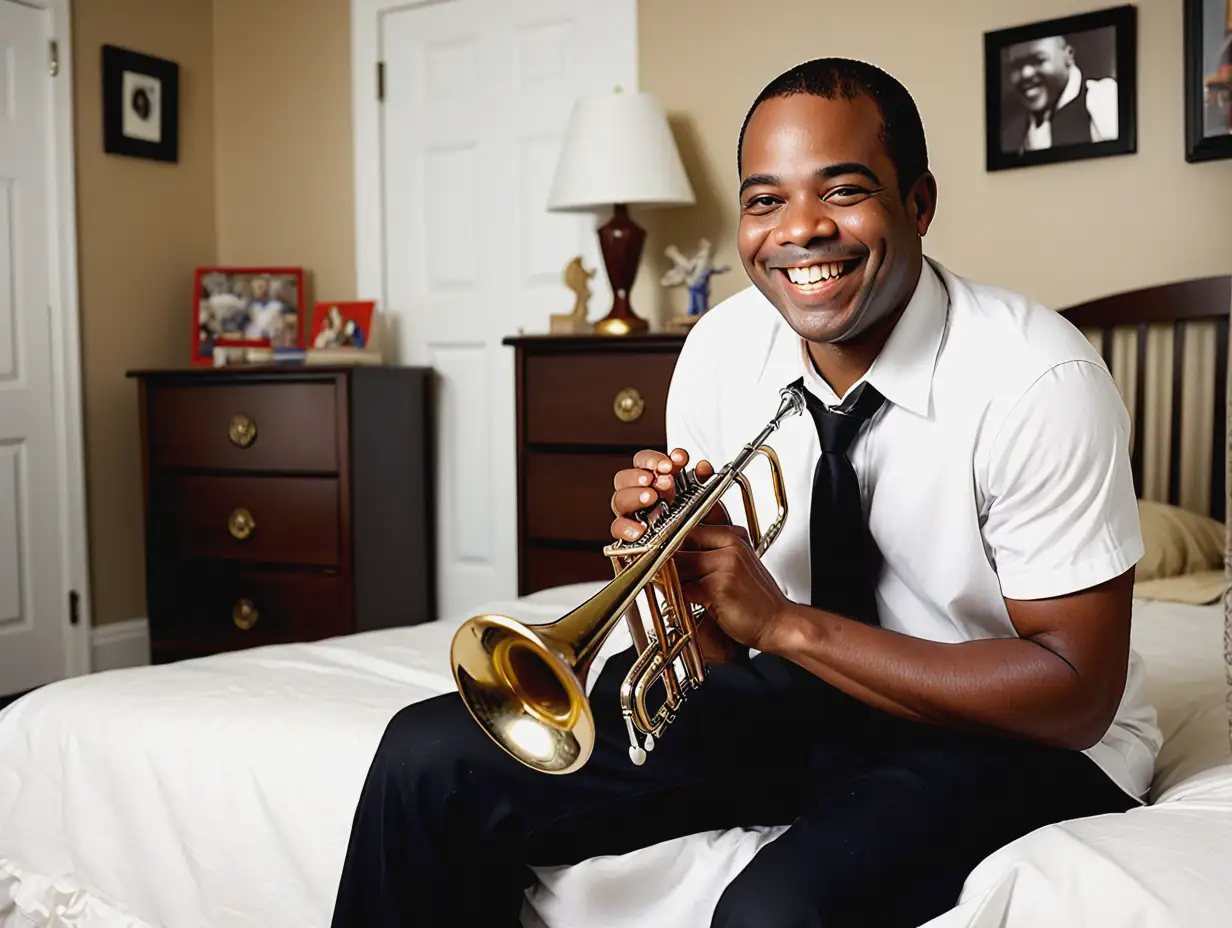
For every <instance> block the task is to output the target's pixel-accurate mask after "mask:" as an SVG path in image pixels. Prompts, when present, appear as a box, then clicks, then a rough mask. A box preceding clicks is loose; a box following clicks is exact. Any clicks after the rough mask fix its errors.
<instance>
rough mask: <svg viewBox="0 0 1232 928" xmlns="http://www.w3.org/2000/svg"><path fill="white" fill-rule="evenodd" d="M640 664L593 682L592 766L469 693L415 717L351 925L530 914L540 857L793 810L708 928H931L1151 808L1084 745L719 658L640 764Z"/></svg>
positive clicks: (395, 758) (362, 839) (368, 806)
mask: <svg viewBox="0 0 1232 928" xmlns="http://www.w3.org/2000/svg"><path fill="white" fill-rule="evenodd" d="M632 659H633V654H632V653H631V652H624V653H623V654H620V655H617V656H616V657H613V658H612V659H611V660H609V661H608V663H607V665H606V666H605V667H604V670H603V673H602V675H601V676H600V678H599V679H598V680H597V681H596V685H595V687H594V690H593V692H592V693H591V705H592V707H593V709H594V713H595V720H596V724H597V726H598V741H597V744H596V746H595V751H594V754H593V755H592V756H591V759H590V761H589V762H588V763H587V764H586V766H584V767H583V768H582V769H581V770H580V771H578V772H576V773H573V774H568V775H564V776H552V775H549V774H543V773H539V772H537V771H534V770H530V769H529V768H526V767H524V766H522V765H521V764H520V763H518V762H517V761H515V760H513V759H512V758H510V757H508V756H507V755H506V754H505V753H504V752H503V751H501V750H500V749H499V748H498V747H497V746H496V745H495V744H494V743H493V742H492V741H491V740H490V739H489V738H488V736H487V735H486V734H484V733H483V732H482V731H481V730H480V729H479V727H478V726H477V725H476V724H475V722H474V721H473V720H472V719H471V718H470V716H469V714H468V713H467V711H466V709H465V707H464V706H463V705H462V703H461V700H460V699H459V697H458V696H457V695H456V694H449V695H446V696H440V697H437V698H434V699H430V700H427V701H425V702H421V703H417V704H415V705H412V706H408V707H407V708H406V709H403V710H402V711H401V712H399V713H398V714H397V715H396V716H395V717H394V718H393V719H392V721H391V722H390V723H389V726H388V729H387V730H386V732H385V735H384V737H383V739H382V741H381V743H380V747H379V748H378V750H377V753H376V756H375V758H374V759H373V761H372V765H371V769H370V771H369V774H368V778H367V782H366V784H365V786H364V789H363V793H362V795H361V796H360V799H359V803H358V807H357V809H356V812H355V819H354V824H353V829H352V833H351V839H350V846H349V848H348V851H347V855H346V862H345V865H344V868H343V872H342V877H341V881H340V885H339V887H338V895H337V902H336V905H335V911H334V919H333V926H334V928H378V926H380V928H395V926H398V928H401V926H438V925H441V926H444V925H448V926H458V925H476V926H515V925H517V924H519V922H518V913H519V909H520V907H521V902H522V893H523V891H524V889H525V888H526V887H528V886H529V885H531V881H532V879H533V874H532V873H531V871H530V870H529V867H530V866H532V865H557V864H569V863H576V862H579V861H581V860H585V859H587V858H589V857H593V856H597V855H604V854H621V853H624V852H627V851H631V850H634V849H636V848H640V847H645V846H648V845H650V844H654V843H657V842H659V841H664V840H667V839H669V838H673V837H678V836H680V835H686V834H693V833H696V832H700V831H708V830H711V829H716V828H725V827H734V826H741V825H743V826H750V825H772V824H787V823H790V828H789V829H788V830H787V831H786V832H785V833H783V834H782V835H781V836H780V837H779V838H778V839H777V840H775V841H773V842H772V843H770V844H768V845H766V846H765V847H763V848H762V849H761V850H760V851H759V852H758V854H757V855H756V856H755V857H754V858H753V860H752V861H751V862H750V863H749V864H748V866H747V867H746V868H745V869H744V870H743V871H742V872H741V874H740V875H739V876H738V877H737V878H736V879H735V880H733V881H732V882H731V883H730V884H729V885H728V886H727V887H726V889H725V890H724V891H723V894H722V896H721V898H720V901H719V903H718V905H717V907H716V909H715V911H714V912H713V913H711V912H698V913H697V917H696V919H695V921H694V922H693V925H696V926H706V925H713V926H725V928H737V926H741V928H743V926H749V928H753V926H756V928H803V926H826V928H835V926H859V928H897V926H902V928H915V926H918V925H920V924H921V923H923V922H925V921H927V920H928V919H930V918H932V917H934V916H936V915H938V914H940V913H942V912H944V911H945V910H947V909H949V908H950V907H952V906H953V905H954V903H955V902H956V901H957V899H958V896H959V892H960V890H961V889H962V885H963V881H964V879H965V878H966V876H967V874H968V873H969V872H970V871H971V870H972V869H973V868H974V867H975V865H976V864H977V863H979V861H980V860H981V859H982V858H983V857H985V856H987V855H988V854H990V853H991V852H992V851H994V850H996V849H997V848H999V847H1001V846H1003V845H1005V844H1007V843H1009V842H1010V841H1012V840H1014V839H1015V838H1018V837H1020V836H1021V835H1024V834H1026V833H1027V832H1029V831H1032V830H1034V829H1036V828H1038V827H1041V826H1043V825H1046V824H1049V823H1052V822H1057V821H1062V820H1065V819H1070V818H1078V817H1083V816H1088V815H1096V814H1100V813H1110V812H1123V811H1125V810H1127V809H1129V808H1130V807H1132V806H1133V805H1135V803H1134V801H1133V800H1132V799H1131V798H1130V797H1128V796H1127V795H1126V794H1125V793H1124V792H1122V791H1121V790H1120V789H1119V788H1118V787H1117V786H1116V785H1115V784H1114V783H1113V782H1112V781H1111V780H1109V779H1108V778H1107V777H1106V776H1105V774H1104V773H1103V772H1102V771H1100V770H1099V768H1098V767H1097V766H1096V765H1095V764H1094V763H1093V762H1092V761H1091V760H1090V759H1089V758H1087V757H1086V756H1084V755H1083V754H1081V753H1079V752H1073V751H1066V750H1061V749H1058V748H1052V747H1046V746H1042V745H1037V744H1032V743H1027V742H1023V741H1017V740H1010V739H1005V738H997V737H988V736H983V735H969V734H960V733H956V732H952V731H948V730H942V729H939V728H937V727H934V726H928V725H921V724H916V723H913V722H908V721H906V720H902V719H899V718H897V717H894V716H891V715H889V714H887V713H883V712H880V711H878V710H875V709H873V708H871V707H869V706H867V705H865V704H864V703H861V702H858V701H857V700H854V699H852V698H850V697H848V696H846V695H845V694H843V693H842V692H841V691H839V690H837V689H835V688H834V687H831V686H829V685H827V684H825V683H824V682H822V681H821V680H819V679H818V678H816V677H814V676H812V675H811V674H809V673H807V672H806V671H804V670H802V669H800V668H799V667H797V666H796V665H794V664H792V663H791V662H789V661H785V660H782V659H780V658H777V657H773V656H771V655H759V656H758V657H756V658H754V659H753V660H752V661H750V662H742V663H739V664H729V665H725V666H722V667H718V668H715V669H714V670H713V671H712V672H711V674H710V676H709V677H708V679H707V680H706V682H705V683H704V684H703V685H702V687H701V688H700V689H698V690H697V691H695V692H694V693H693V694H691V696H690V698H689V700H688V702H687V703H686V704H685V706H684V707H683V710H682V711H681V712H680V713H679V714H678V716H677V720H676V721H675V722H674V723H673V724H672V725H671V726H670V727H669V728H668V730H667V731H666V732H665V734H664V736H663V738H662V739H661V740H660V741H659V743H658V744H657V746H656V747H655V750H654V751H653V752H652V753H651V754H650V755H649V757H648V759H647V761H646V763H645V764H644V765H643V766H641V767H636V766H634V765H633V764H632V763H631V762H630V761H629V757H628V736H627V734H626V731H625V727H624V723H623V721H622V719H621V716H620V708H619V702H618V694H619V684H620V680H621V678H622V677H623V676H624V674H625V672H626V671H627V669H628V667H629V665H630V664H631V662H632ZM631 885H633V886H634V888H633V889H631V890H630V891H632V892H636V888H635V887H636V884H631ZM578 928H585V926H578ZM672 928H676V926H672ZM679 928H692V925H690V926H679Z"/></svg>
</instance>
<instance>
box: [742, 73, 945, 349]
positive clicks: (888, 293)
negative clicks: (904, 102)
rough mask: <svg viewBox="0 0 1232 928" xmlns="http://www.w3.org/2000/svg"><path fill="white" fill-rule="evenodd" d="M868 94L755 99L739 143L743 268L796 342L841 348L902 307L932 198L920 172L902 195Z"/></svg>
mask: <svg viewBox="0 0 1232 928" xmlns="http://www.w3.org/2000/svg"><path fill="white" fill-rule="evenodd" d="M881 131H882V120H881V110H880V109H879V108H878V106H877V104H876V103H875V102H874V101H873V100H872V99H871V98H870V97H868V96H865V95H860V96H858V97H856V98H855V99H852V100H843V99H827V98H825V97H818V96H814V95H812V94H807V93H799V94H793V95H791V96H786V97H774V98H771V99H769V100H766V101H764V102H763V103H762V104H761V105H760V106H758V108H757V110H756V111H755V112H754V113H753V116H752V118H751V119H750V120H749V124H748V127H747V129H746V130H745V136H744V145H743V148H742V150H741V190H740V226H739V232H738V239H737V245H738V248H739V251H740V258H741V261H742V262H743V264H744V268H745V271H746V272H747V273H748V275H749V279H750V280H752V281H753V283H754V285H755V286H756V287H757V288H758V289H759V290H760V291H761V292H762V293H763V294H765V296H766V298H767V299H768V300H770V302H771V303H773V304H774V305H775V307H776V308H777V309H778V311H779V312H780V313H782V315H783V318H784V319H785V320H786V321H787V323H788V324H789V325H790V326H791V327H792V329H793V330H795V332H796V333H797V334H799V335H800V336H801V337H802V338H804V339H806V340H807V341H809V342H812V343H814V344H824V343H837V342H842V343H845V344H853V343H857V342H859V341H860V340H861V339H863V338H867V337H871V336H872V335H873V334H874V333H877V332H879V331H883V332H884V330H886V328H887V324H889V323H892V322H893V321H894V320H895V319H896V318H897V316H898V314H899V313H900V312H901V311H902V310H903V309H904V308H905V307H906V305H907V302H908V301H909V300H910V299H911V295H912V293H913V292H914V290H915V286H916V283H917V281H918V280H919V276H920V269H921V263H922V261H923V255H922V244H921V241H920V238H921V236H923V235H924V234H925V232H927V230H928V224H929V222H930V221H931V219H932V216H933V211H934V209H935V204H936V184H935V181H934V180H933V178H932V175H931V174H929V173H927V172H926V173H925V174H924V175H922V176H921V178H920V179H919V180H917V181H916V182H915V184H914V185H913V187H912V189H911V191H910V193H909V195H908V196H907V197H906V198H905V200H904V197H903V196H902V195H901V194H900V192H899V186H898V177H897V173H896V171H895V167H894V162H893V161H892V160H891V159H890V156H889V154H888V153H887V152H886V149H885V145H884V143H883V142H882V139H881Z"/></svg>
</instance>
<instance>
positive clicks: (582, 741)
mask: <svg viewBox="0 0 1232 928" xmlns="http://www.w3.org/2000/svg"><path fill="white" fill-rule="evenodd" d="M549 627H550V626H541V627H540V629H539V631H536V629H535V626H528V625H523V624H521V623H520V622H517V621H516V620H514V619H511V618H509V617H508V616H503V615H480V616H475V617H474V618H472V619H469V620H468V621H467V622H466V623H465V624H463V625H462V627H460V628H459V629H458V631H457V632H456V633H455V635H454V638H453V643H452V645H451V646H450V663H451V664H452V666H453V675H454V682H455V683H456V684H457V687H458V692H459V693H460V694H461V696H462V701H463V702H464V703H465V704H466V708H467V709H468V710H469V712H470V714H471V716H472V717H473V718H474V719H475V721H476V722H478V723H479V726H480V727H481V728H482V729H483V730H484V731H485V732H487V734H488V736H489V737H490V738H491V739H492V740H493V741H495V742H496V743H497V744H498V745H500V746H501V747H502V748H504V750H505V751H507V752H508V753H509V754H511V755H513V756H514V757H516V758H517V759H518V760H520V761H522V762H523V763H524V764H526V765H528V766H530V767H533V768H534V769H536V770H539V771H542V772H543V773H572V772H573V771H575V770H577V769H578V768H580V767H581V766H582V765H583V764H585V763H586V761H587V760H588V759H589V758H590V753H591V750H592V749H593V748H594V743H595V719H594V714H593V713H592V711H591V708H590V703H589V701H588V700H587V698H586V693H585V685H586V683H585V678H584V676H579V675H578V674H577V673H575V671H574V668H573V666H571V664H570V658H571V657H572V655H571V654H570V652H571V651H572V648H571V647H570V646H569V645H567V644H564V643H562V642H558V641H556V640H555V639H554V638H553V637H552V636H551V635H550V634H549V633H548V631H547V629H548V628H549Z"/></svg>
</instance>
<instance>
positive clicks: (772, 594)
mask: <svg viewBox="0 0 1232 928" xmlns="http://www.w3.org/2000/svg"><path fill="white" fill-rule="evenodd" d="M676 570H677V571H678V572H679V574H680V584H681V589H682V591H683V592H684V596H685V599H687V600H689V601H690V602H695V603H698V604H699V605H702V606H705V607H706V611H707V613H708V615H709V616H710V617H712V618H713V619H714V620H715V621H716V622H718V624H719V625H720V626H721V627H722V630H723V631H724V632H726V633H727V635H728V636H729V637H731V638H732V639H734V640H735V641H737V642H738V643H740V644H742V645H744V646H746V647H749V648H756V649H757V650H759V651H761V650H765V649H764V648H763V646H762V645H763V642H764V641H766V640H768V638H769V637H770V636H771V634H772V633H773V631H774V629H775V627H776V626H777V624H778V623H779V622H780V621H782V619H783V617H784V615H785V614H786V611H787V608H788V606H789V603H788V600H787V597H786V596H785V595H784V594H783V591H782V590H781V589H779V585H778V584H777V583H776V582H775V580H774V578H773V577H772V576H770V572H769V571H768V570H766V567H765V565H764V564H763V563H762V562H761V558H759V557H758V556H757V554H756V553H755V552H754V551H753V547H752V545H751V544H750V542H749V533H748V532H747V531H746V530H745V529H743V528H741V527H740V526H735V525H699V526H697V527H696V528H695V529H693V531H692V532H690V533H689V537H688V539H687V540H686V542H685V545H684V549H683V550H681V551H680V552H679V553H678V554H677V555H676Z"/></svg>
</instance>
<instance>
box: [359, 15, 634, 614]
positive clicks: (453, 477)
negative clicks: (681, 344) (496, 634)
mask: <svg viewBox="0 0 1232 928" xmlns="http://www.w3.org/2000/svg"><path fill="white" fill-rule="evenodd" d="M635 31H636V9H635V7H634V5H633V3H632V0H520V2H516V3H515V2H510V0H444V2H438V3H432V4H427V5H420V6H412V7H406V8H401V9H395V10H390V11H388V12H385V13H384V14H383V15H382V17H381V24H380V34H379V42H380V54H381V58H382V60H383V61H384V69H385V70H384V86H385V96H384V104H383V107H382V109H381V131H382V172H383V176H382V180H383V191H384V194H383V202H382V212H383V217H384V230H383V231H384V235H383V239H384V240H383V243H382V245H383V256H384V267H383V278H384V279H383V284H384V293H383V295H382V296H383V300H384V304H385V307H386V308H387V309H388V310H389V311H391V312H392V313H394V314H396V323H397V329H398V334H397V338H398V345H399V348H400V357H399V360H401V361H402V362H403V363H409V364H424V365H429V366H431V367H432V368H434V369H435V371H436V372H437V375H438V384H439V391H440V392H439V398H438V403H437V412H438V416H439V424H438V429H437V434H438V439H437V449H438V458H437V529H438V535H437V552H438V557H437V563H438V572H437V576H438V583H439V594H438V602H439V610H440V612H441V614H443V615H446V616H454V615H462V614H465V613H466V612H467V611H468V610H471V609H473V608H474V607H476V606H478V605H480V604H481V603H483V602H484V601H486V600H490V599H496V598H501V597H507V596H512V595H515V594H516V592H517V548H516V542H517V522H516V519H517V504H516V493H515V488H516V482H515V481H516V461H515V454H514V439H515V421H516V420H515V410H514V380H513V376H514V375H513V349H512V348H509V347H506V346H504V345H502V344H501V340H502V339H503V338H504V337H506V336H509V335H516V334H517V333H518V330H519V328H522V327H524V328H525V329H526V331H527V332H528V333H543V332H547V331H548V324H549V323H548V316H549V315H550V314H551V313H562V312H567V311H568V310H569V309H570V308H571V306H572V295H571V294H570V293H569V291H567V290H566V289H565V287H564V286H563V284H562V282H561V272H562V270H563V268H564V267H565V265H566V264H567V263H568V261H569V260H570V259H571V258H573V257H574V256H576V255H582V256H583V258H584V260H585V262H586V266H587V267H589V268H596V269H598V272H597V273H596V274H595V276H594V278H593V279H592V282H591V284H592V286H591V289H592V298H591V310H592V318H596V317H597V316H600V315H602V314H603V312H606V310H607V308H608V305H609V304H610V302H611V299H610V295H609V293H608V292H606V290H605V287H606V279H605V275H604V272H603V271H602V267H603V265H602V263H601V261H600V256H599V250H598V241H597V238H596V236H595V232H594V228H595V225H596V221H595V218H594V217H587V216H576V215H562V214H553V213H549V212H547V210H546V208H545V204H546V203H547V195H548V188H549V187H550V185H551V181H552V175H553V172H554V171H555V167H556V156H557V152H558V150H559V146H560V143H561V139H562V136H563V133H564V129H565V126H566V123H567V122H568V118H569V113H570V110H571V108H572V106H573V101H574V100H575V98H576V97H577V96H578V95H579V94H581V93H588V92H595V91H604V90H611V89H612V87H613V86H614V85H621V86H623V87H625V88H626V89H629V90H634V89H636V87H635V84H634V82H635V80H636V53H635V48H636V44H635ZM600 308H601V309H602V312H599V310H600Z"/></svg>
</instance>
